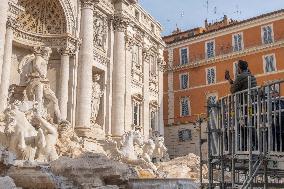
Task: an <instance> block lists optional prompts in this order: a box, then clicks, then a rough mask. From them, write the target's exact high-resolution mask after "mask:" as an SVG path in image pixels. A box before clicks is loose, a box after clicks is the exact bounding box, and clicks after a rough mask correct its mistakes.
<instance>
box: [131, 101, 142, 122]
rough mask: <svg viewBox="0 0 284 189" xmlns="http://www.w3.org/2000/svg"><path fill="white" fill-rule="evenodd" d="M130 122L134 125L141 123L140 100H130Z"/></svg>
mask: <svg viewBox="0 0 284 189" xmlns="http://www.w3.org/2000/svg"><path fill="white" fill-rule="evenodd" d="M132 113H133V115H132V124H133V125H134V126H140V125H141V102H139V101H136V100H133V101H132Z"/></svg>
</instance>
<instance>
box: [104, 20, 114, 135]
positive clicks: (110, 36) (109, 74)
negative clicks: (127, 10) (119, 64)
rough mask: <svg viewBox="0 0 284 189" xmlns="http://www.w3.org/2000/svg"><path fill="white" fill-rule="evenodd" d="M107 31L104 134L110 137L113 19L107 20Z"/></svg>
mask: <svg viewBox="0 0 284 189" xmlns="http://www.w3.org/2000/svg"><path fill="white" fill-rule="evenodd" d="M108 24H109V27H108V28H109V30H108V52H107V54H108V57H109V59H110V62H109V64H108V65H107V71H106V73H107V80H106V81H107V82H106V83H107V86H106V95H105V96H106V97H107V101H106V112H107V113H106V116H105V118H106V121H105V125H106V126H105V132H106V135H107V136H111V111H112V110H111V107H112V80H113V79H112V72H113V44H114V31H113V18H112V17H111V18H109V23H108Z"/></svg>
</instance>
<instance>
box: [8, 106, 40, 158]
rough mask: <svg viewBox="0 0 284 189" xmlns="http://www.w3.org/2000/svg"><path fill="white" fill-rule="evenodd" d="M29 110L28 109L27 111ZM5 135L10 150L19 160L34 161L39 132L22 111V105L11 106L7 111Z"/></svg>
mask: <svg viewBox="0 0 284 189" xmlns="http://www.w3.org/2000/svg"><path fill="white" fill-rule="evenodd" d="M27 110H28V109H27ZM5 115H6V123H7V124H6V127H5V131H4V132H5V134H6V135H7V137H8V140H9V144H8V150H9V151H11V152H13V153H14V154H15V155H16V158H17V159H21V160H34V156H35V148H34V147H35V140H36V138H37V132H36V130H35V128H34V127H33V126H32V125H31V124H30V122H29V120H28V119H27V118H26V114H25V113H24V112H23V111H21V107H20V103H19V102H15V103H14V104H11V105H10V106H9V107H8V108H7V109H6V110H5Z"/></svg>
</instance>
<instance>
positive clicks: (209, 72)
mask: <svg viewBox="0 0 284 189" xmlns="http://www.w3.org/2000/svg"><path fill="white" fill-rule="evenodd" d="M215 72H216V68H215V67H213V68H207V69H206V80H207V84H209V85H210V84H214V83H216V73H215Z"/></svg>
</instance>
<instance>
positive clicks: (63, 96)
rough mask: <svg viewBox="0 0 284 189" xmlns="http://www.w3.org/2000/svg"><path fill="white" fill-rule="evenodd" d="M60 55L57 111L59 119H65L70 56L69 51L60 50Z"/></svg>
mask: <svg viewBox="0 0 284 189" xmlns="http://www.w3.org/2000/svg"><path fill="white" fill-rule="evenodd" d="M59 53H60V54H61V66H60V80H59V95H58V100H59V109H60V112H61V118H62V119H63V120H66V119H67V105H68V94H69V92H68V90H69V67H70V55H71V51H70V50H69V49H60V50H59Z"/></svg>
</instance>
